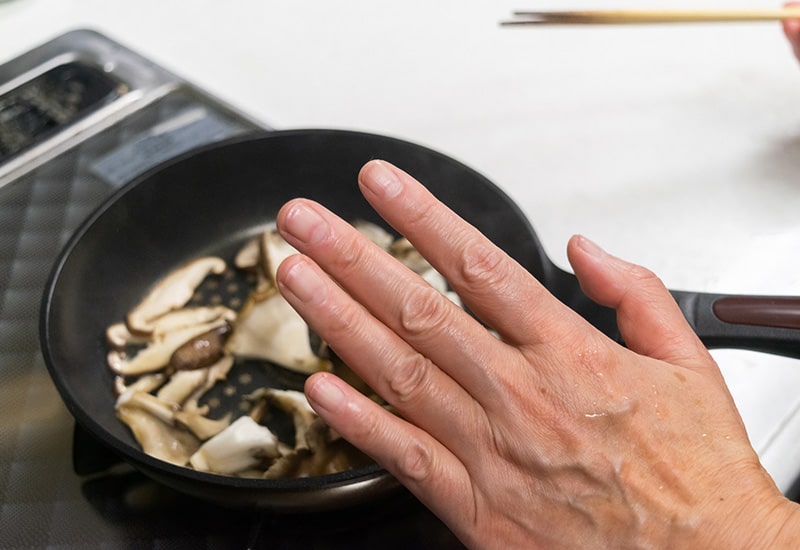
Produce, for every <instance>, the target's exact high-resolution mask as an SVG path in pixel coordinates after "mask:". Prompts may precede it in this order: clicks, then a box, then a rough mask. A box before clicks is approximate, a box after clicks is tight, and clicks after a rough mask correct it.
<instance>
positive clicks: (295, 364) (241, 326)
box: [226, 290, 330, 374]
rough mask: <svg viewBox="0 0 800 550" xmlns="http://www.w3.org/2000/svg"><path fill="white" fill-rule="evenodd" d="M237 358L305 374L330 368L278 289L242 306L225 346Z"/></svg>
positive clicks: (304, 324)
mask: <svg viewBox="0 0 800 550" xmlns="http://www.w3.org/2000/svg"><path fill="white" fill-rule="evenodd" d="M226 348H227V351H228V353H231V354H233V355H235V356H237V357H243V358H250V359H263V360H266V361H271V362H273V363H276V364H278V365H280V366H282V367H285V368H287V369H291V370H294V371H297V372H301V373H304V374H311V373H313V372H317V371H321V370H329V369H330V362H329V361H327V360H325V359H321V358H320V357H318V356H317V355H316V354H314V352H313V351H312V349H311V342H310V338H309V334H308V325H306V323H305V321H304V320H303V318H302V317H300V315H299V314H298V313H297V312H296V311H295V310H294V308H293V307H292V306H291V305H289V303H288V302H287V301H286V300H285V299H284V298H283V296H281V295H280V294H279V293H278V292H277V290H275V291H273V292H272V293H271V294H270V296H269V297H268V298H265V299H260V300H259V299H255V298H254V297H252V296H251V298H250V299H249V300H248V301H247V303H246V304H245V305H244V307H243V308H242V311H241V313H240V314H239V317H238V319H237V321H236V325H235V327H234V329H233V333H232V334H231V336H230V338H229V339H228V344H227V346H226Z"/></svg>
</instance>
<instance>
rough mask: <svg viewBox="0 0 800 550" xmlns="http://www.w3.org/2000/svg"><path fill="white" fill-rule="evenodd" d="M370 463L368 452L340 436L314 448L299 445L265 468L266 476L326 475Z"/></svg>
mask: <svg viewBox="0 0 800 550" xmlns="http://www.w3.org/2000/svg"><path fill="white" fill-rule="evenodd" d="M371 463H372V459H371V458H369V456H367V455H366V454H364V453H363V452H361V451H360V450H358V449H357V448H356V447H354V446H353V445H351V444H350V443H348V442H347V441H345V440H344V439H338V440H335V441H332V442H331V443H329V444H327V445H325V446H324V447H322V448H320V449H317V450H315V451H313V452H312V451H311V450H309V449H296V450H295V451H293V452H291V453H290V454H288V455H286V456H282V457H280V458H278V459H277V460H276V461H275V462H273V463H272V465H271V466H270V467H269V468H268V469H267V471H266V472H264V479H281V478H299V477H314V476H324V475H328V474H336V473H339V472H346V471H347V470H350V469H352V468H359V467H361V466H366V465H368V464H371Z"/></svg>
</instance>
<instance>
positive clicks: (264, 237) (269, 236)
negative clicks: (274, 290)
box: [260, 230, 297, 284]
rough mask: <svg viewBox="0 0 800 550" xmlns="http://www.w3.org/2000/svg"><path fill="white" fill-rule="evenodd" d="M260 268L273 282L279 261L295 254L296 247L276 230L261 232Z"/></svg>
mask: <svg viewBox="0 0 800 550" xmlns="http://www.w3.org/2000/svg"><path fill="white" fill-rule="evenodd" d="M260 245H261V261H262V269H263V271H264V274H265V275H266V276H267V278H268V279H269V280H270V281H272V283H273V284H274V283H275V280H276V273H277V272H278V266H279V265H281V262H282V261H283V260H285V259H286V258H288V257H289V256H292V255H294V254H297V249H296V248H295V247H293V246H292V245H290V244H289V243H287V242H286V241H285V240H284V239H283V237H281V235H280V233H278V232H277V231H276V230H267V231H264V233H262V234H261V241H260Z"/></svg>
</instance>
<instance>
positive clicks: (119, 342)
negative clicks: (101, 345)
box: [106, 323, 147, 350]
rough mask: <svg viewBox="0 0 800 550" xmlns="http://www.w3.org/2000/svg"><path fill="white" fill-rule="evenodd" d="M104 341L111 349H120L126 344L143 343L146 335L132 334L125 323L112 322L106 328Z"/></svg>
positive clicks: (145, 340)
mask: <svg viewBox="0 0 800 550" xmlns="http://www.w3.org/2000/svg"><path fill="white" fill-rule="evenodd" d="M106 342H107V343H108V345H109V346H110V347H111V349H117V350H121V349H125V346H128V345H135V344H144V343H146V342H147V337H146V336H137V335H136V334H132V333H131V331H129V330H128V326H127V325H126V324H125V323H114V324H113V325H111V326H110V327H108V328H107V329H106Z"/></svg>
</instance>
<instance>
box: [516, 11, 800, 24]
mask: <svg viewBox="0 0 800 550" xmlns="http://www.w3.org/2000/svg"><path fill="white" fill-rule="evenodd" d="M783 19H800V8H776V9H751V10H745V9H740V10H601V11H516V12H514V14H513V18H512V19H510V20H508V21H502V22H501V23H500V24H501V25H507V26H517V25H521V26H524V25H633V24H654V23H735V22H744V21H780V20H783Z"/></svg>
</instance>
